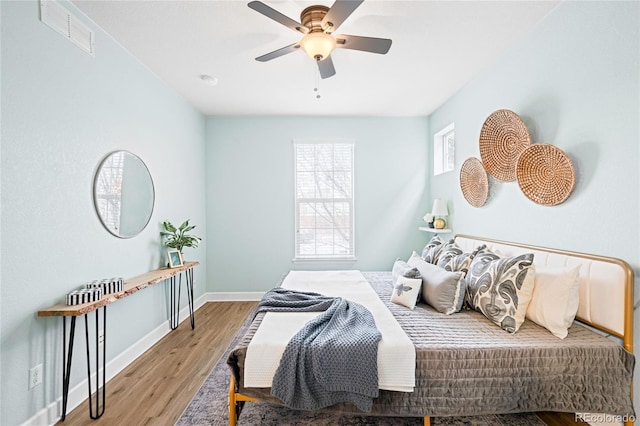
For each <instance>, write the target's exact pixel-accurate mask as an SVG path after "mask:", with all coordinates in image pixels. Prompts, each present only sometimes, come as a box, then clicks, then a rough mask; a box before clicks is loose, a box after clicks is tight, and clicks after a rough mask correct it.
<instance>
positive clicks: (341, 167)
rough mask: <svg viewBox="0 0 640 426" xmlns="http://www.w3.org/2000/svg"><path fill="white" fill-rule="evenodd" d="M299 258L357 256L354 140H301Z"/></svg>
mask: <svg viewBox="0 0 640 426" xmlns="http://www.w3.org/2000/svg"><path fill="white" fill-rule="evenodd" d="M294 150H295V178H296V227H297V229H296V258H300V259H325V258H329V259H336V258H353V257H354V247H353V246H354V244H353V152H354V149H353V142H344V143H343V142H310V143H306V142H304V141H297V142H296V143H295V144H294Z"/></svg>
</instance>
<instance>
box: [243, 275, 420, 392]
mask: <svg viewBox="0 0 640 426" xmlns="http://www.w3.org/2000/svg"><path fill="white" fill-rule="evenodd" d="M282 287H284V288H288V289H291V290H299V291H313V292H317V293H321V294H324V295H327V296H334V297H343V298H345V299H348V300H350V301H353V302H356V303H360V304H361V305H363V306H364V307H366V308H367V309H368V310H369V311H370V312H371V314H372V315H373V318H374V320H375V322H376V326H377V327H378V330H379V331H380V333H381V334H382V340H381V341H380V343H379V344H378V387H379V388H380V389H385V390H392V391H401V392H413V389H414V386H415V366H416V352H415V348H414V346H413V343H411V340H410V339H409V337H408V336H407V335H406V334H405V332H404V331H403V330H402V328H401V327H400V325H399V324H398V322H397V321H396V319H395V318H394V317H393V315H392V314H391V312H390V311H389V309H387V307H386V306H385V305H384V303H383V302H382V301H381V300H380V298H379V297H378V295H377V294H376V292H375V291H374V290H373V288H371V286H370V285H369V283H368V282H367V280H366V279H365V278H364V276H363V275H362V273H361V272H360V271H291V272H289V274H287V276H286V277H285V279H284V281H283V283H282ZM318 314H319V313H318V312H267V313H266V314H265V316H264V318H263V320H262V323H261V324H260V327H259V328H258V330H257V331H256V333H255V335H254V337H253V339H252V340H251V342H250V343H249V346H248V347H247V355H246V359H245V370H244V386H245V387H248V388H269V387H271V383H272V381H273V375H274V374H275V372H276V370H277V368H278V365H279V364H280V358H281V357H282V353H283V352H284V350H285V347H286V346H287V343H288V342H289V340H290V339H291V337H293V336H294V335H295V334H296V333H297V332H298V331H299V330H300V329H302V327H303V326H304V324H306V323H307V322H308V321H309V320H311V319H313V318H314V317H316V316H317V315H318Z"/></svg>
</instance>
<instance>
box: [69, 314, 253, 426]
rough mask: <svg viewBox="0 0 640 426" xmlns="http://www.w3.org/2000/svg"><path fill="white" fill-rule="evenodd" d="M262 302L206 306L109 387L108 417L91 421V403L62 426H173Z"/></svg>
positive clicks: (111, 382)
mask: <svg viewBox="0 0 640 426" xmlns="http://www.w3.org/2000/svg"><path fill="white" fill-rule="evenodd" d="M256 306H257V302H215V303H206V304H205V305H204V306H202V307H201V308H200V309H198V310H197V311H196V313H195V322H196V328H195V330H193V331H192V330H191V326H190V324H189V320H188V319H187V320H186V321H183V322H182V323H181V324H180V326H179V327H178V328H177V329H176V330H174V331H172V332H171V333H169V334H167V335H166V336H165V337H164V338H162V340H160V341H159V342H158V343H156V344H155V345H154V346H153V347H152V348H150V349H149V350H148V351H147V352H145V353H144V354H143V355H142V356H140V357H139V358H138V359H137V360H135V361H134V362H133V363H131V365H129V366H128V367H127V368H125V369H124V370H123V371H121V372H120V373H119V374H118V375H117V376H116V377H114V378H113V379H112V380H111V381H110V382H109V383H107V402H106V410H105V412H104V415H103V416H102V417H100V418H99V419H98V420H91V418H90V417H89V405H88V403H87V402H85V403H83V404H81V405H80V406H78V407H77V408H76V409H75V410H73V411H72V412H71V413H68V414H67V418H66V420H65V421H64V422H58V425H64V426H76V425H93V426H96V425H100V424H102V425H163V426H165V425H173V424H174V423H175V422H176V420H178V418H179V417H180V415H181V414H182V411H184V409H185V408H186V406H187V405H188V404H189V402H190V401H191V399H192V398H193V396H194V395H195V394H196V392H197V391H198V389H200V386H201V385H202V383H203V382H204V380H205V379H206V378H207V377H208V376H209V373H210V372H211V370H212V369H213V367H214V366H215V365H216V363H217V362H218V359H219V358H220V356H222V353H223V352H224V350H225V349H226V348H227V346H228V345H229V343H231V340H232V339H233V336H235V334H236V332H237V331H238V328H240V326H241V325H242V323H243V321H244V319H245V318H246V317H247V315H249V314H250V313H251V311H252V310H253V309H254V308H255V307H256Z"/></svg>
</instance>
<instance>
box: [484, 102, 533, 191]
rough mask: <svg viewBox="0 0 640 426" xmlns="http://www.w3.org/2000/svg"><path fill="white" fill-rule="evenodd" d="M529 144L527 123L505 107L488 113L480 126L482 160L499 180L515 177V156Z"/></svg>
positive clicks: (509, 179)
mask: <svg viewBox="0 0 640 426" xmlns="http://www.w3.org/2000/svg"><path fill="white" fill-rule="evenodd" d="M530 145H531V136H530V135H529V130H528V129H527V126H525V124H524V122H523V121H522V119H520V116H519V115H518V114H516V113H515V112H513V111H509V110H508V109H499V110H497V111H494V112H493V113H491V115H489V117H487V119H486V120H485V122H484V124H483V125H482V129H481V130H480V158H481V159H482V164H483V165H484V168H485V169H486V171H487V172H489V173H491V175H492V176H493V177H495V178H496V179H498V180H502V181H505V182H510V181H514V180H516V163H517V162H518V157H519V156H520V154H521V153H522V151H524V150H525V149H526V148H527V147H529V146H530Z"/></svg>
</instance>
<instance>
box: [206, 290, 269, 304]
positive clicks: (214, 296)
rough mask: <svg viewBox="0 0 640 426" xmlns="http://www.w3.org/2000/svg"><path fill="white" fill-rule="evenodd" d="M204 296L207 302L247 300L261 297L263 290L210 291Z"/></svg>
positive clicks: (257, 299) (256, 299) (255, 299)
mask: <svg viewBox="0 0 640 426" xmlns="http://www.w3.org/2000/svg"><path fill="white" fill-rule="evenodd" d="M204 296H206V297H207V302H248V301H259V300H260V299H262V296H264V291H237V292H230V291H228V292H211V293H205V294H204Z"/></svg>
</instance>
